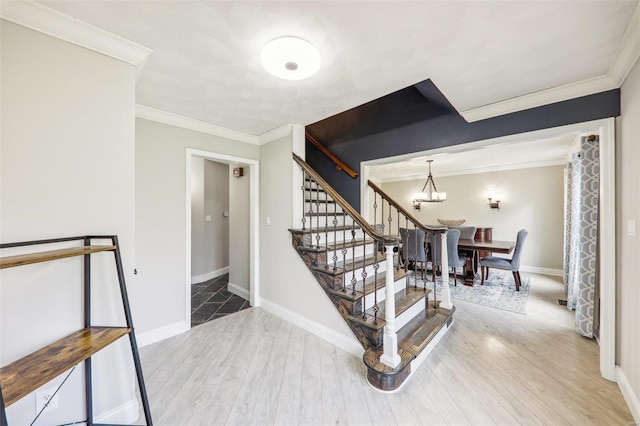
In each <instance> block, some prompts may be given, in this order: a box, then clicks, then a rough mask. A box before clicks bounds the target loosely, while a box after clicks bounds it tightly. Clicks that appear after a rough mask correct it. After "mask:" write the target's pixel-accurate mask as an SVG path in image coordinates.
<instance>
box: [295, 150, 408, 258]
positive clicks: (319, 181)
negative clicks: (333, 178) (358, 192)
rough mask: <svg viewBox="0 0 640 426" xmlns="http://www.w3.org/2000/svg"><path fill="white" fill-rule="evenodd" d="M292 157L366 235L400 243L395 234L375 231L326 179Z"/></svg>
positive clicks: (383, 241) (303, 162)
mask: <svg viewBox="0 0 640 426" xmlns="http://www.w3.org/2000/svg"><path fill="white" fill-rule="evenodd" d="M293 159H294V161H295V162H296V163H298V165H299V166H300V167H302V170H304V171H305V172H307V173H308V174H309V176H310V177H312V178H313V180H314V181H315V182H316V184H318V185H320V187H321V188H322V189H323V190H324V191H325V192H326V193H327V194H329V196H330V197H331V198H332V199H333V200H334V201H335V202H336V203H337V204H338V205H339V206H340V207H341V208H342V210H344V212H345V213H347V214H348V215H349V216H351V218H352V219H353V221H354V222H356V223H357V224H358V226H359V227H360V228H362V230H363V231H364V232H365V233H366V234H367V235H369V236H370V237H371V238H373V239H374V240H375V241H376V242H382V243H384V244H385V245H394V246H397V245H398V244H399V243H400V238H398V237H397V236H394V235H383V234H380V233H378V231H376V230H375V228H374V227H373V226H371V224H370V223H369V222H368V221H366V220H365V218H363V217H362V216H361V215H360V213H358V212H357V211H356V209H354V208H353V207H351V204H349V203H348V202H347V201H346V200H345V199H344V198H342V195H340V194H338V192H336V190H335V189H333V188H332V187H331V185H329V184H328V183H327V181H326V180H324V179H323V178H322V176H320V175H319V174H318V173H317V172H316V171H315V170H313V169H312V168H311V166H309V165H308V164H307V163H306V162H305V161H304V160H303V159H302V158H300V157H298V156H297V155H296V154H293Z"/></svg>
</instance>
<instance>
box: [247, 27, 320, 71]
mask: <svg viewBox="0 0 640 426" xmlns="http://www.w3.org/2000/svg"><path fill="white" fill-rule="evenodd" d="M260 60H261V61H262V66H264V68H265V69H266V70H267V71H269V72H270V73H271V74H273V75H275V76H276V77H279V78H283V79H285V80H303V79H305V78H309V77H311V76H312V75H314V74H315V73H316V72H317V71H318V69H319V68H320V63H321V62H322V61H321V59H320V53H319V52H318V49H316V48H315V47H313V45H312V44H311V43H309V42H308V41H305V40H302V39H300V38H297V37H280V38H277V39H275V40H271V41H270V42H269V43H267V44H266V45H265V46H264V47H263V48H262V53H261V54H260Z"/></svg>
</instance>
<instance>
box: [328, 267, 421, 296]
mask: <svg viewBox="0 0 640 426" xmlns="http://www.w3.org/2000/svg"><path fill="white" fill-rule="evenodd" d="M393 272H394V273H393V281H394V282H396V281H398V280H400V279H402V278H404V277H406V276H408V275H409V274H412V273H413V272H405V270H404V269H400V270H398V269H394V271H393ZM386 279H387V271H382V272H378V282H377V285H374V281H375V275H372V276H370V277H367V279H366V281H365V287H364V292H363V291H362V280H360V281H358V283H357V284H356V294H355V295H354V294H353V289H352V288H351V287H347V289H346V291H342V290H329V291H330V292H332V293H334V294H336V295H338V296H340V297H342V298H343V299H347V300H357V299H360V298H361V297H362V296H366V295H368V294H371V293H373V292H374V291H375V290H376V288H377V289H378V290H380V289H381V288H384V287H385V283H386Z"/></svg>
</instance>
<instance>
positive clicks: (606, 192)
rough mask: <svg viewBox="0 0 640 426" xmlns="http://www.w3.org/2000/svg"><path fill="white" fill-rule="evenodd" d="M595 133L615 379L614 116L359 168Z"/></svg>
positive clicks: (606, 314)
mask: <svg viewBox="0 0 640 426" xmlns="http://www.w3.org/2000/svg"><path fill="white" fill-rule="evenodd" d="M589 131H591V132H595V133H598V134H599V135H600V235H601V239H600V265H601V267H600V283H601V284H602V285H601V299H600V308H601V311H600V374H602V377H604V378H605V379H608V380H614V379H615V360H616V356H615V355H616V343H615V342H616V340H615V339H616V324H615V319H616V298H615V295H616V287H617V283H616V270H615V256H616V250H615V249H616V222H615V119H614V118H607V119H602V120H594V121H587V122H584V123H575V124H569V125H566V126H560V127H552V128H548V129H542V130H536V131H533V132H526V133H519V134H517V135H509V136H501V137H499V138H494V139H487V140H483V141H476V142H470V143H466V144H460V145H455V146H451V147H443V148H438V149H433V150H428V151H423V152H419V153H416V152H414V153H410V154H403V155H398V156H395V157H387V158H380V159H376V160H371V161H363V162H362V163H360V168H361V170H365V168H369V167H371V166H372V165H379V164H387V163H393V162H396V161H403V160H405V159H408V158H413V157H417V156H421V155H433V154H435V153H442V152H460V151H467V150H471V149H478V148H479V147H482V146H487V145H493V144H496V143H516V142H525V141H532V140H536V139H547V138H551V137H556V136H561V135H566V134H567V133H575V132H589ZM360 185H361V186H364V187H365V188H364V190H363V189H362V188H361V193H362V194H365V196H363V197H361V198H360V208H361V209H364V208H365V206H367V205H368V204H369V194H370V191H369V190H368V189H367V188H366V185H367V182H366V181H364V180H361V181H360Z"/></svg>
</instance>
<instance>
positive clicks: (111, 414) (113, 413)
mask: <svg viewBox="0 0 640 426" xmlns="http://www.w3.org/2000/svg"><path fill="white" fill-rule="evenodd" d="M138 417H140V407H139V406H138V400H137V399H136V398H133V399H130V400H129V401H127V402H125V403H124V404H121V405H119V406H118V407H116V408H113V409H111V410H109V411H107V412H106V413H102V414H100V415H98V416H95V417H94V418H93V421H94V423H104V424H115V425H119V424H123V425H124V424H127V425H128V424H132V423H133V422H135V421H136V420H138Z"/></svg>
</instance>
